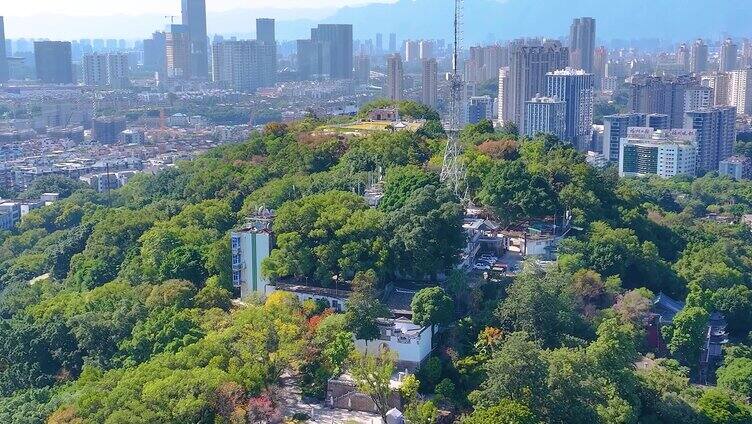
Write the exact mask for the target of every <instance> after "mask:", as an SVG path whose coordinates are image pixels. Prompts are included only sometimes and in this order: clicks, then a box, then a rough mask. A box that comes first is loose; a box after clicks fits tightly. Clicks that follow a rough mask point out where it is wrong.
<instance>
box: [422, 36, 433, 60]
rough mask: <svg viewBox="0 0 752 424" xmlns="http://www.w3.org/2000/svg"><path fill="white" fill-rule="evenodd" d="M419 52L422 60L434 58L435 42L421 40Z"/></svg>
mask: <svg viewBox="0 0 752 424" xmlns="http://www.w3.org/2000/svg"><path fill="white" fill-rule="evenodd" d="M419 50H420V60H423V59H431V58H433V41H430V40H421V41H420V45H419Z"/></svg>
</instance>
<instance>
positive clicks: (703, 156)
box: [684, 106, 736, 175]
mask: <svg viewBox="0 0 752 424" xmlns="http://www.w3.org/2000/svg"><path fill="white" fill-rule="evenodd" d="M735 124H736V108H735V107H733V106H719V107H713V108H708V109H701V110H694V111H689V112H687V113H686V114H685V117H684V128H685V129H693V130H696V131H697V172H698V174H699V175H704V174H705V173H706V172H710V171H717V170H718V164H719V163H720V161H722V160H724V159H726V158H728V157H729V156H731V155H732V154H733V151H734V142H735V141H736V127H735Z"/></svg>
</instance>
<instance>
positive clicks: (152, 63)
mask: <svg viewBox="0 0 752 424" xmlns="http://www.w3.org/2000/svg"><path fill="white" fill-rule="evenodd" d="M166 47H167V35H166V34H165V33H164V32H161V31H157V32H155V33H154V35H152V37H151V38H150V39H148V40H144V69H146V70H148V71H152V72H160V73H162V72H165V67H166V64H167V51H166Z"/></svg>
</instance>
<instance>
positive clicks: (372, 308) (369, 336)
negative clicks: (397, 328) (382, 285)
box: [345, 271, 389, 342]
mask: <svg viewBox="0 0 752 424" xmlns="http://www.w3.org/2000/svg"><path fill="white" fill-rule="evenodd" d="M352 288H353V291H352V294H351V295H350V298H349V299H348V301H347V312H346V313H345V316H346V317H347V323H348V327H349V329H350V331H352V333H353V334H354V335H355V338H356V339H358V340H365V341H366V342H368V341H370V340H374V339H376V338H378V337H379V327H378V325H377V324H376V320H377V319H378V318H383V317H386V316H387V315H388V312H389V311H388V310H387V308H386V307H385V306H384V305H383V304H382V303H381V302H380V301H379V299H378V298H377V297H376V273H374V272H373V271H368V272H365V273H358V274H356V275H355V278H354V279H353V281H352Z"/></svg>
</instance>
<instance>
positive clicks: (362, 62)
mask: <svg viewBox="0 0 752 424" xmlns="http://www.w3.org/2000/svg"><path fill="white" fill-rule="evenodd" d="M355 80H356V81H358V82H359V83H363V84H366V83H368V81H370V80H371V56H368V55H364V54H361V55H358V56H357V57H356V58H355Z"/></svg>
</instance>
